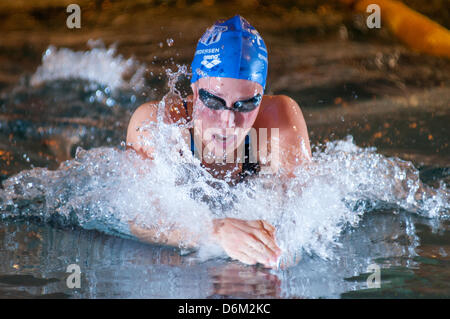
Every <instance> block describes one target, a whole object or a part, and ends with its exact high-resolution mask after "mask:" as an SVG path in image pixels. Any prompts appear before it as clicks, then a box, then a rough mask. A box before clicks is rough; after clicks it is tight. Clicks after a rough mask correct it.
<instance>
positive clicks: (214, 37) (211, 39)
mask: <svg viewBox="0 0 450 319" xmlns="http://www.w3.org/2000/svg"><path fill="white" fill-rule="evenodd" d="M227 30H228V27H226V26H218V25H215V26H212V27H211V28H209V29H208V30H207V31H206V32H205V34H204V35H203V36H202V37H201V39H200V43H201V44H204V45H206V46H208V45H211V44H213V43H216V42H219V41H220V38H221V37H222V33H223V32H225V31H227Z"/></svg>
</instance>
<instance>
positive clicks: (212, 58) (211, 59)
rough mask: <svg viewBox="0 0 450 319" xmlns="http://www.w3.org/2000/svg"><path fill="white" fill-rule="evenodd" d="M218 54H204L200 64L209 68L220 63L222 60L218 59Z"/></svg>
mask: <svg viewBox="0 0 450 319" xmlns="http://www.w3.org/2000/svg"><path fill="white" fill-rule="evenodd" d="M219 55H220V54H214V55H205V56H204V57H203V60H202V62H200V63H201V64H203V65H204V66H205V67H206V68H208V69H211V68H212V67H214V66H216V65H217V64H220V63H221V62H222V61H220V59H219Z"/></svg>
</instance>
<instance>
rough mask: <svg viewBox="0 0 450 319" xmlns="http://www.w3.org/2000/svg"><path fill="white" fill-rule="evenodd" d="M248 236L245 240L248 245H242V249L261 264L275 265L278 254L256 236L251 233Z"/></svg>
mask: <svg viewBox="0 0 450 319" xmlns="http://www.w3.org/2000/svg"><path fill="white" fill-rule="evenodd" d="M247 236H248V239H247V240H246V241H245V244H246V245H245V246H243V247H242V248H243V249H242V250H241V251H243V252H245V253H248V254H251V256H252V257H253V258H254V259H256V261H257V262H258V263H260V264H263V265H266V266H273V265H275V264H276V262H277V259H278V255H277V254H276V253H275V252H274V251H273V250H271V249H270V248H269V247H268V246H267V245H265V244H264V242H262V241H261V240H260V239H259V238H257V237H256V236H254V235H251V234H249V235H247ZM244 247H245V248H244Z"/></svg>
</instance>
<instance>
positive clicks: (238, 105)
mask: <svg viewBox="0 0 450 319" xmlns="http://www.w3.org/2000/svg"><path fill="white" fill-rule="evenodd" d="M198 94H199V97H200V100H201V101H202V102H203V104H205V106H206V107H207V108H209V109H211V110H230V111H234V112H251V111H253V110H254V109H256V108H257V107H258V106H259V104H260V103H261V100H262V96H261V94H259V93H258V94H257V95H255V96H254V97H252V98H250V99H248V100H244V101H237V102H235V103H234V104H233V106H232V107H231V108H228V107H227V103H226V102H225V100H224V99H222V98H220V97H218V96H215V95H214V94H211V93H209V92H208V91H206V90H204V89H200V90H199V91H198Z"/></svg>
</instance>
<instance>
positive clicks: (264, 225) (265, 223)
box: [261, 220, 276, 234]
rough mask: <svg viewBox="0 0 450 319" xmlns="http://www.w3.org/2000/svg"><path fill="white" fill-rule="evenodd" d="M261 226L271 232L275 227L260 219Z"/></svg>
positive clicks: (273, 231)
mask: <svg viewBox="0 0 450 319" xmlns="http://www.w3.org/2000/svg"><path fill="white" fill-rule="evenodd" d="M261 222H262V224H263V227H264V228H265V229H266V230H268V231H269V232H270V233H271V234H274V233H275V230H276V229H275V227H273V226H272V225H271V224H269V223H268V222H266V221H265V220H261Z"/></svg>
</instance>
